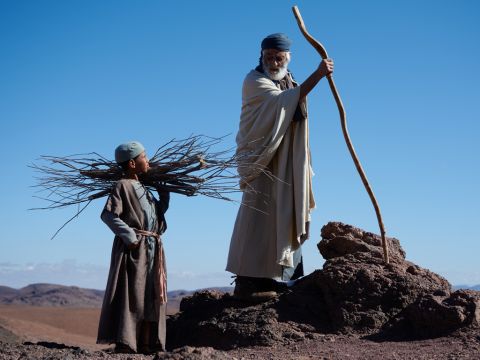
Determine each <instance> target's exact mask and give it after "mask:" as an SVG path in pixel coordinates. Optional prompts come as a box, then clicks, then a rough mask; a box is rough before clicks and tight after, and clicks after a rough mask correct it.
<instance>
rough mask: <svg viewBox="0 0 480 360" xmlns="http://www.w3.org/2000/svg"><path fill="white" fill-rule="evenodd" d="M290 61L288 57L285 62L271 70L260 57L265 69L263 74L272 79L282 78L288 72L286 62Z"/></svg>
mask: <svg viewBox="0 0 480 360" xmlns="http://www.w3.org/2000/svg"><path fill="white" fill-rule="evenodd" d="M289 63H290V58H288V59H287V60H286V61H285V64H283V66H281V67H277V68H276V69H275V70H272V69H271V68H270V67H269V66H268V64H267V63H266V62H265V60H263V57H262V65H263V71H265V75H267V76H268V77H269V78H270V79H272V80H276V81H278V80H282V79H283V78H284V77H285V75H287V72H288V64H289Z"/></svg>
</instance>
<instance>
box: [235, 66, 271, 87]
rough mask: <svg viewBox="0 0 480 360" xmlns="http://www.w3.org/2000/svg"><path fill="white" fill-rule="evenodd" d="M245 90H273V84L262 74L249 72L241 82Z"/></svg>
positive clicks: (253, 71) (254, 71)
mask: <svg viewBox="0 0 480 360" xmlns="http://www.w3.org/2000/svg"><path fill="white" fill-rule="evenodd" d="M243 87H244V89H245V90H250V91H253V90H254V89H265V88H272V87H273V88H275V84H274V83H273V81H272V80H270V79H269V78H268V77H267V76H266V75H265V74H264V73H261V72H259V71H257V70H251V71H250V72H249V73H248V74H247V75H246V76H245V80H244V81H243Z"/></svg>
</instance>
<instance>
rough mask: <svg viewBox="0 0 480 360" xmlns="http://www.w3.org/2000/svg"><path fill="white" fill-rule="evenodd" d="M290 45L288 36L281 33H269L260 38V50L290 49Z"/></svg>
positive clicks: (290, 41)
mask: <svg viewBox="0 0 480 360" xmlns="http://www.w3.org/2000/svg"><path fill="white" fill-rule="evenodd" d="M291 45H292V40H290V39H289V38H288V36H287V35H285V34H283V33H275V34H271V35H268V36H267V37H266V38H265V39H263V40H262V50H265V49H276V50H279V51H290V46H291Z"/></svg>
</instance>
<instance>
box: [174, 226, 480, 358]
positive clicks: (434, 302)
mask: <svg viewBox="0 0 480 360" xmlns="http://www.w3.org/2000/svg"><path fill="white" fill-rule="evenodd" d="M322 238H323V239H322V240H321V242H320V243H319V244H318V248H319V250H320V252H321V254H322V255H323V256H324V257H325V258H326V262H325V264H324V266H323V269H322V270H316V271H314V272H313V273H312V274H310V275H308V276H306V277H304V278H303V279H301V280H300V281H298V282H297V283H296V284H295V285H294V286H293V287H291V288H289V290H288V291H286V292H284V293H283V294H281V296H279V297H278V298H276V299H274V300H271V301H269V302H265V303H260V304H249V303H246V302H241V301H237V300H235V299H234V298H233V297H232V296H231V295H229V294H223V293H220V292H215V291H204V292H199V293H196V294H194V295H193V296H192V297H186V298H184V299H183V301H182V305H181V307H180V310H181V312H180V313H178V314H176V315H175V316H173V317H171V318H170V319H169V321H168V326H167V334H168V336H167V347H168V348H170V349H173V348H178V347H181V346H185V345H190V346H211V347H214V348H217V349H230V348H234V347H238V346H254V345H266V346H269V345H274V344H289V343H293V342H296V341H298V340H301V339H305V338H316V337H318V336H319V333H334V332H335V333H345V334H352V335H354V336H363V335H372V334H376V335H377V336H380V335H381V336H383V337H385V336H390V337H392V338H395V337H397V338H398V337H399V334H400V333H401V334H403V335H402V336H405V333H407V334H409V336H410V337H413V338H424V337H434V336H439V335H444V334H448V333H451V332H453V331H455V330H456V329H459V328H462V327H469V328H471V327H478V326H479V323H480V303H479V299H480V293H478V292H475V291H457V292H455V293H451V286H450V284H449V283H448V281H447V280H445V279H444V278H442V277H441V276H439V275H437V274H435V273H432V272H431V271H429V270H427V269H423V268H421V267H419V266H418V265H415V264H413V263H411V262H409V261H406V260H405V252H404V251H403V249H402V248H401V246H400V242H399V241H398V240H397V239H393V238H388V239H387V241H388V244H389V249H390V263H389V264H385V263H384V261H383V258H382V256H383V250H382V247H381V238H380V237H379V236H378V235H375V234H372V233H369V232H365V231H363V230H361V229H358V228H355V227H353V226H350V225H345V224H342V223H338V222H335V223H333V222H332V223H328V224H327V225H326V226H324V227H323V229H322Z"/></svg>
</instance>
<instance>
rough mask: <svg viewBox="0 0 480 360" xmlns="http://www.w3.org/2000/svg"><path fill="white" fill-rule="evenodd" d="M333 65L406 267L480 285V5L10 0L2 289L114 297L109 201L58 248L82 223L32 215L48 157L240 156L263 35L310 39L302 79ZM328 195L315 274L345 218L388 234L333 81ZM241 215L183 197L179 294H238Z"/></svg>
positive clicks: (302, 57) (2, 12)
mask: <svg viewBox="0 0 480 360" xmlns="http://www.w3.org/2000/svg"><path fill="white" fill-rule="evenodd" d="M294 4H297V5H298V6H299V8H300V11H301V13H302V15H303V18H304V20H305V22H306V25H307V27H308V29H309V31H310V33H311V34H312V35H313V36H314V37H316V38H317V39H318V40H320V41H321V42H322V43H323V44H324V45H325V47H326V48H327V51H328V52H329V55H330V56H331V57H332V58H333V59H334V61H335V67H336V68H335V75H334V78H335V81H336V84H337V86H338V89H339V92H340V94H341V96H342V98H343V102H344V104H345V108H346V111H347V119H348V126H349V131H350V135H351V137H352V140H353V143H354V146H355V148H356V150H357V153H358V155H359V157H360V160H361V162H362V164H363V167H364V169H365V171H366V173H367V176H368V178H369V180H370V183H371V185H372V187H373V190H374V192H375V194H376V196H377V199H378V201H379V204H380V207H381V209H382V214H383V218H384V223H385V227H386V230H387V235H388V236H393V237H396V238H398V239H399V240H400V242H401V244H402V246H403V248H404V249H405V251H406V253H407V259H408V260H410V261H413V262H415V263H417V264H418V265H420V266H422V267H425V268H429V269H430V270H432V271H435V272H437V273H439V274H441V275H443V276H445V277H446V278H447V279H448V280H449V281H450V282H452V283H453V284H478V283H480V269H479V266H478V254H479V253H480V236H479V233H478V224H479V215H480V205H479V204H480V191H479V189H478V184H479V177H480V176H479V175H480V160H479V158H480V157H479V150H478V145H477V142H476V141H475V140H477V139H478V138H479V137H480V125H479V120H480V119H479V115H478V108H477V107H478V103H479V99H480V96H479V95H480V90H479V86H478V84H479V83H480V70H479V66H478V64H480V43H479V41H478V39H479V38H480V23H479V22H478V15H479V11H480V4H479V3H478V2H477V1H473V0H471V1H456V2H451V1H413V0H405V1H362V2H359V1H335V2H321V1H298V2H296V3H293V2H290V1H241V2H240V1H238V2H233V1H202V2H200V1H176V2H161V1H142V2H138V1H93V0H90V1H13V0H12V1H7V0H2V1H0V48H1V49H2V56H0V129H1V134H2V135H1V136H2V145H3V146H2V155H3V156H2V160H3V161H2V163H3V176H2V180H1V181H2V183H1V184H2V186H1V187H0V197H1V199H2V202H1V207H0V219H1V225H2V232H1V235H0V246H1V248H2V251H1V252H0V284H1V285H8V286H12V287H21V286H25V285H27V284H29V283H33V282H52V283H62V284H67V285H79V286H83V287H91V288H103V287H104V286H105V283H106V274H107V270H108V265H109V259H110V250H111V244H112V239H113V237H112V234H111V232H110V230H109V229H108V228H107V227H106V226H105V225H104V224H103V223H102V222H101V220H100V218H99V215H100V211H101V209H102V207H103V204H104V200H103V199H102V200H99V201H97V202H96V203H93V204H92V205H91V206H90V207H89V208H88V209H87V210H86V211H85V212H84V213H83V214H82V215H81V216H80V217H79V218H78V219H76V220H75V221H74V222H72V223H71V224H70V225H68V226H67V227H66V228H65V229H64V230H63V231H62V232H61V233H60V235H59V236H58V237H57V238H55V239H54V240H50V237H51V235H52V234H53V233H54V232H55V230H56V229H57V228H58V227H59V226H60V225H62V224H63V222H64V221H65V220H66V219H68V218H69V217H70V216H71V215H73V213H74V211H75V210H74V209H64V210H53V211H28V210H27V209H29V208H32V207H38V206H41V205H42V204H43V203H42V202H41V201H40V200H37V199H35V198H34V197H33V196H34V195H35V193H34V189H32V188H31V186H32V185H34V183H35V180H34V176H35V174H34V173H33V171H32V170H31V169H30V168H28V165H29V164H31V163H32V162H33V161H35V160H36V159H37V158H38V157H39V156H40V155H70V154H76V153H85V152H91V151H96V152H98V153H100V154H102V155H104V156H107V157H110V158H111V157H113V150H114V148H115V146H116V145H117V144H119V143H120V142H123V141H126V140H131V139H137V140H140V141H141V142H142V143H143V144H144V145H145V146H146V148H147V151H148V150H149V151H150V153H153V152H154V150H155V149H156V148H157V147H158V146H160V145H162V144H164V143H165V142H167V141H168V140H170V139H171V138H185V137H187V136H189V135H190V134H205V135H209V136H222V135H225V134H231V135H230V136H229V137H228V138H227V139H226V140H225V147H231V146H233V145H234V138H235V133H236V131H237V127H238V119H239V113H240V102H241V98H240V96H241V84H242V81H243V78H244V76H245V74H246V73H247V72H248V71H249V70H250V69H252V68H253V67H255V66H256V63H257V59H258V55H259V45H260V42H261V40H262V38H263V37H265V36H266V35H268V34H270V33H274V32H285V33H287V34H288V35H289V36H290V37H291V38H292V39H293V41H294V44H293V47H292V62H291V66H290V69H291V70H292V72H293V73H294V75H295V76H296V78H297V80H299V81H302V80H304V79H305V78H306V77H307V76H308V75H309V74H310V73H311V72H312V71H313V69H314V68H315V67H316V66H317V65H318V63H319V57H318V55H317V54H316V52H315V51H314V50H313V48H312V47H311V46H310V45H309V44H308V43H307V42H306V41H305V40H304V38H303V37H302V35H301V34H300V32H299V30H298V28H297V25H296V22H295V19H294V17H293V14H292V12H291V6H292V5H294ZM309 104H310V108H309V110H310V131H311V146H312V156H313V165H314V170H315V174H316V175H315V177H314V184H313V185H314V191H315V195H316V199H317V204H318V206H317V209H316V210H315V212H314V213H313V220H312V221H313V223H312V237H311V239H310V240H309V241H308V242H307V243H306V245H305V247H304V258H305V265H306V270H307V271H312V270H313V269H315V268H320V267H321V266H322V264H323V259H322V258H321V256H320V254H319V253H318V251H317V249H316V244H317V242H318V241H319V240H320V235H319V234H320V228H321V227H322V226H323V225H324V224H326V223H327V222H328V221H332V220H335V221H343V222H346V223H349V224H352V225H354V226H358V227H360V228H363V229H365V230H368V231H372V232H376V233H378V225H377V222H376V217H375V213H374V210H373V207H372V205H371V203H370V200H369V198H368V195H367V193H366V191H365V189H364V188H363V185H362V182H361V180H360V178H359V176H358V174H357V173H356V170H355V167H354V165H353V162H352V160H351V158H350V155H349V154H348V151H347V148H346V146H345V143H344V140H343V137H342V134H341V128H340V122H339V116H338V112H337V108H336V105H335V102H334V100H333V98H332V96H331V94H330V92H329V88H328V84H327V82H326V81H321V82H320V84H319V85H318V86H317V88H316V89H315V90H314V91H313V92H312V93H311V95H310V96H309ZM236 212H237V205H236V204H234V203H228V202H222V201H218V200H212V199H208V198H202V197H196V198H185V197H182V196H180V195H174V196H173V197H172V201H171V208H170V210H169V212H168V213H167V220H168V222H169V229H168V231H167V233H166V234H165V236H164V244H165V247H166V254H167V265H168V272H169V288H170V290H173V289H180V288H184V289H195V288H200V287H207V286H225V285H228V284H229V282H230V277H229V274H228V273H226V272H225V271H224V268H225V263H226V257H227V252H228V246H229V241H230V235H231V231H232V228H233V223H234V221H235V216H236Z"/></svg>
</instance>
